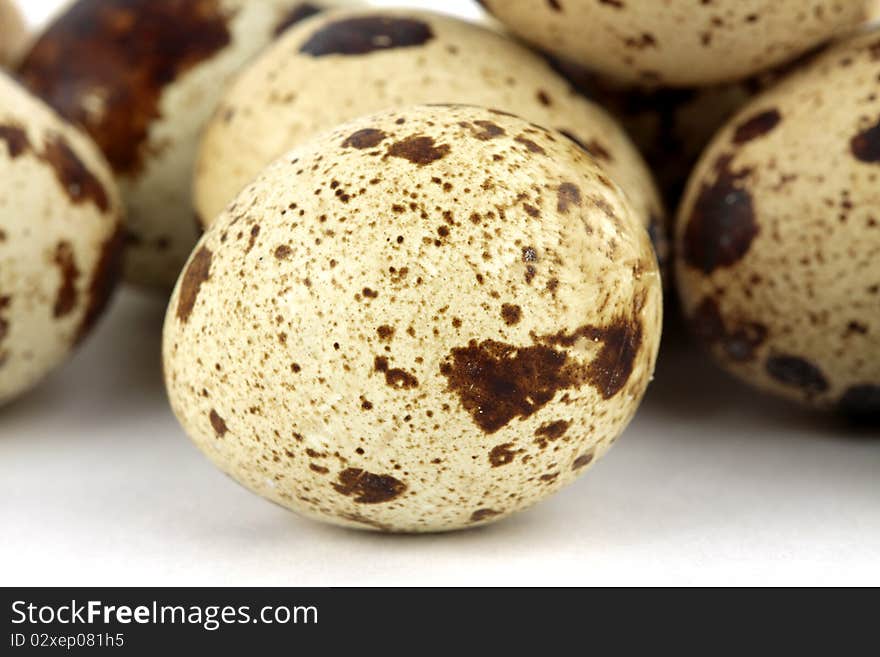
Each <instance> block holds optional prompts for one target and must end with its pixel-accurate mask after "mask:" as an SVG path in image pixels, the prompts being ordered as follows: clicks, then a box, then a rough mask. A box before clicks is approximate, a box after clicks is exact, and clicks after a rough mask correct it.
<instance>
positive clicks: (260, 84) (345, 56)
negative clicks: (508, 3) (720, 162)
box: [195, 9, 667, 261]
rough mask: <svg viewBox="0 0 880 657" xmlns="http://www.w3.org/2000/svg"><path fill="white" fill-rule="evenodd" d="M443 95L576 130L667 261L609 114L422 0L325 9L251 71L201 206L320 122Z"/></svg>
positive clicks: (649, 203) (234, 91)
mask: <svg viewBox="0 0 880 657" xmlns="http://www.w3.org/2000/svg"><path fill="white" fill-rule="evenodd" d="M436 102H444V103H445V102H454V103H463V104H469V105H479V106H484V107H497V108H500V109H504V110H507V111H510V112H512V113H514V114H517V115H520V116H523V117H525V118H527V119H529V120H531V121H534V122H536V123H538V124H540V125H545V126H549V127H551V128H555V129H558V130H560V131H562V132H563V133H565V134H566V135H567V136H569V137H570V138H571V139H572V140H574V141H576V142H577V143H578V144H580V145H581V146H582V147H583V148H584V149H586V150H587V151H588V152H590V153H591V154H592V155H594V156H595V157H596V159H597V160H599V161H600V162H601V164H602V165H603V166H605V167H606V169H607V171H608V173H609V174H610V175H611V177H612V178H613V179H614V180H615V181H617V182H618V183H619V184H620V185H621V187H623V189H624V190H625V191H626V193H627V194H628V195H629V197H630V200H631V201H632V203H633V205H634V207H635V210H636V212H637V214H638V215H639V216H640V217H641V219H642V221H643V222H644V224H645V225H646V226H649V227H650V229H651V232H652V236H653V238H654V242H655V244H656V246H657V251H658V255H659V257H660V259H661V261H664V260H665V258H666V253H667V244H666V235H665V229H664V221H663V216H664V212H663V208H662V204H661V202H660V199H659V196H658V194H657V191H656V189H655V186H654V183H653V180H652V178H651V174H650V172H649V171H648V169H647V167H646V166H645V164H644V162H643V160H642V159H641V157H640V156H639V154H638V151H637V150H636V149H635V148H634V146H633V145H632V143H631V142H630V141H629V139H628V137H627V136H626V134H625V133H624V131H623V130H622V129H621V128H620V126H619V125H618V124H617V123H616V122H615V121H614V120H613V119H612V118H611V117H610V116H609V115H608V114H606V113H605V112H604V111H603V110H602V109H601V108H600V107H599V106H598V105H596V104H594V103H591V102H589V101H587V100H585V99H583V98H581V97H579V96H578V94H576V93H575V92H574V91H573V90H572V89H571V87H570V86H569V85H568V84H567V83H566V82H565V81H564V80H563V79H562V78H561V77H560V76H558V75H556V74H555V73H554V72H553V71H552V70H551V68H550V67H549V66H548V64H547V63H546V62H545V61H543V59H542V58H541V57H539V56H538V55H535V54H533V53H531V52H529V51H528V50H526V49H524V48H523V47H521V46H519V45H518V44H516V43H515V42H513V41H511V40H510V39H507V38H505V37H503V36H501V35H499V34H497V33H495V32H492V31H490V30H488V29H485V28H482V27H478V26H475V25H471V24H468V23H466V22H463V21H460V20H457V19H455V18H450V17H443V16H439V15H436V14H431V13H427V12H420V11H413V10H395V11H390V10H377V9H364V10H349V11H346V12H343V13H328V14H325V15H323V16H320V17H317V18H315V19H313V20H310V21H309V22H307V23H302V24H300V25H298V26H296V27H295V28H293V29H292V30H290V31H289V32H288V33H287V34H286V35H285V36H284V37H283V38H282V39H280V40H279V41H278V42H276V43H275V44H274V45H273V46H272V47H271V48H270V49H269V50H267V51H266V52H265V53H264V54H263V55H262V56H261V57H260V58H259V59H258V60H257V61H256V62H255V63H254V65H253V66H251V67H249V68H248V69H247V70H246V71H245V72H243V73H242V75H241V76H239V78H238V79H237V80H236V81H235V82H234V83H233V85H232V86H231V87H230V89H229V91H228V93H227V94H226V95H225V97H224V99H223V101H222V102H221V104H220V106H219V108H218V111H217V113H216V115H215V116H214V118H213V119H212V121H211V122H210V123H209V125H208V127H207V128H206V131H205V136H204V139H203V142H202V145H201V149H200V155H199V164H198V169H197V172H196V186H195V198H196V206H197V208H198V210H199V215H200V217H201V218H202V219H203V220H204V221H205V222H206V225H210V223H211V221H212V220H213V218H214V217H216V216H217V215H218V214H219V213H220V212H221V211H222V210H223V209H224V208H225V207H226V205H227V204H228V203H229V202H230V201H231V200H232V199H233V198H234V197H235V195H236V194H237V193H238V192H239V191H240V190H241V189H242V188H243V187H244V186H245V185H246V184H247V183H249V182H250V181H251V180H252V179H253V177H254V176H256V175H257V173H259V172H260V171H261V170H262V169H263V168H264V167H265V166H266V165H268V164H269V163H270V162H271V161H272V160H273V159H274V158H276V157H278V156H279V155H281V154H282V153H284V152H285V151H286V150H287V149H289V148H292V147H294V146H296V145H298V144H299V143H301V142H303V141H304V140H306V139H308V138H309V137H311V136H313V135H315V134H316V133H318V132H321V131H323V130H327V129H330V128H332V127H334V126H335V125H338V124H339V123H342V122H344V121H348V120H351V119H354V118H356V117H358V116H363V115H366V114H371V113H374V112H379V111H382V110H385V109H389V108H391V107H395V106H404V105H410V104H418V103H436ZM475 130H477V131H478V133H479V134H481V135H483V136H484V137H485V138H489V137H491V134H489V133H487V132H486V131H480V129H479V128H478V127H477V128H475Z"/></svg>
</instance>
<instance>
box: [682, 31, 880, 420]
mask: <svg viewBox="0 0 880 657" xmlns="http://www.w3.org/2000/svg"><path fill="white" fill-rule="evenodd" d="M878 52H880V33H877V32H875V33H873V34H867V35H864V36H861V37H858V38H855V39H852V40H849V41H847V42H844V43H843V44H841V45H839V46H837V47H835V48H834V49H832V50H830V51H828V52H826V53H824V54H823V55H821V56H819V57H818V58H816V59H814V60H812V61H811V62H810V63H809V64H808V65H807V66H805V67H804V68H803V69H802V70H800V71H797V72H795V73H793V74H792V75H790V76H789V77H786V78H785V79H784V80H783V81H782V82H781V83H780V84H779V85H777V86H776V87H774V88H772V89H771V90H769V91H768V92H765V93H764V94H762V95H760V96H758V97H757V98H756V99H755V100H754V101H752V102H751V103H750V104H749V105H748V106H747V107H746V108H744V109H743V110H742V111H741V112H740V113H739V114H738V115H737V116H736V117H735V118H734V119H733V120H732V122H731V123H730V124H729V125H728V126H727V127H726V128H725V129H724V130H722V131H721V132H720V133H719V135H718V137H717V138H716V140H715V141H714V142H713V144H712V145H711V146H710V148H709V149H708V150H707V152H706V153H705V155H704V156H703V158H702V160H701V162H700V164H699V165H698V167H697V169H696V171H695V173H694V176H693V178H692V179H691V181H690V183H689V185H688V189H687V192H686V195H685V199H684V202H683V205H682V208H681V213H680V215H679V217H678V225H677V244H678V250H677V251H678V258H677V274H678V276H677V278H678V283H679V292H680V296H681V299H682V302H683V305H684V309H685V312H686V314H687V316H688V318H689V320H690V322H691V324H692V325H693V327H694V330H695V332H696V334H697V335H698V336H699V337H700V338H701V339H702V340H703V341H704V342H705V343H707V344H708V346H709V347H710V348H711V350H712V353H713V354H714V355H715V357H716V358H717V359H718V361H719V362H720V363H721V364H722V365H723V366H724V367H725V368H726V369H728V370H730V371H731V372H733V373H734V374H736V375H738V376H739V377H741V378H742V379H744V380H745V381H748V382H750V383H752V384H753V385H755V386H757V387H759V388H762V389H764V390H767V391H770V392H772V393H775V394H778V395H781V396H784V397H787V398H789V399H793V400H796V401H799V402H802V403H805V404H808V405H811V406H815V407H820V408H833V407H836V408H840V409H841V410H843V411H845V412H847V413H850V414H852V415H857V416H875V417H876V416H877V415H878V414H880V97H878V95H877V79H878V76H880V58H878V56H877V54H878Z"/></svg>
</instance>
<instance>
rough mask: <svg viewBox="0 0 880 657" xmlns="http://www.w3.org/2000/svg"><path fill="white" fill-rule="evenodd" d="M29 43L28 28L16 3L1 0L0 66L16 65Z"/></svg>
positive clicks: (9, 0)
mask: <svg viewBox="0 0 880 657" xmlns="http://www.w3.org/2000/svg"><path fill="white" fill-rule="evenodd" d="M27 41H28V30H27V26H26V25H25V23H24V18H23V17H22V15H21V12H20V11H19V10H18V7H17V6H16V5H15V2H13V1H12V0H0V66H12V65H14V64H15V63H16V61H17V60H18V58H19V56H20V55H21V53H22V50H24V48H25V47H26V46H27Z"/></svg>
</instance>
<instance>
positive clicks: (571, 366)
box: [440, 317, 643, 434]
mask: <svg viewBox="0 0 880 657" xmlns="http://www.w3.org/2000/svg"><path fill="white" fill-rule="evenodd" d="M642 337H643V336H642V323H641V322H640V321H639V320H638V319H630V318H628V317H620V318H618V319H617V320H615V321H614V322H613V323H612V324H610V325H608V326H604V327H595V326H582V327H581V328H579V329H577V330H576V331H574V332H573V333H566V332H564V331H560V332H559V333H556V334H553V335H548V336H541V337H535V336H533V339H534V341H535V344H533V345H531V346H514V345H510V344H505V343H503V342H499V341H497V340H483V341H482V342H478V341H477V340H471V341H470V342H469V343H468V345H467V346H466V347H457V348H454V349H453V350H452V351H451V353H450V354H449V356H448V357H447V358H446V360H445V361H444V362H443V363H442V364H441V366H440V373H441V374H442V375H443V376H444V377H446V380H447V384H448V390H449V391H451V392H454V393H456V394H457V396H458V398H459V401H460V403H461V405H462V407H463V408H464V410H465V411H467V412H468V413H469V414H470V415H471V418H472V419H473V421H474V423H475V424H476V425H477V426H479V427H480V428H481V429H482V430H483V431H484V432H485V433H487V434H492V433H495V432H497V431H499V430H500V429H501V428H502V427H504V426H506V425H507V424H508V423H509V422H510V421H511V420H513V419H514V418H517V417H518V418H520V419H526V418H528V417H530V416H532V415H533V414H534V413H536V412H537V411H539V410H541V409H542V408H543V407H544V406H546V405H547V404H548V403H549V402H550V401H551V400H552V399H553V397H554V396H555V395H556V393H557V392H559V391H562V390H566V389H570V388H579V387H580V386H582V385H584V384H588V385H591V386H593V387H594V388H595V389H596V390H597V391H598V392H599V393H600V394H601V396H602V397H603V398H604V399H611V398H612V397H614V396H615V395H616V394H617V393H619V392H620V391H621V390H622V389H623V387H624V386H625V385H626V383H627V382H628V381H629V379H630V376H631V375H632V372H633V369H634V367H635V361H636V358H637V357H638V354H639V351H640V349H641V346H642ZM580 339H587V340H590V341H592V342H599V343H601V345H602V346H601V348H600V349H599V353H598V354H597V355H596V356H595V358H594V359H593V360H592V361H591V362H589V363H587V364H580V363H577V362H574V361H573V360H571V359H569V356H568V352H567V351H564V350H560V349H556V348H555V347H571V346H573V345H574V344H575V343H576V342H577V341H578V340H580Z"/></svg>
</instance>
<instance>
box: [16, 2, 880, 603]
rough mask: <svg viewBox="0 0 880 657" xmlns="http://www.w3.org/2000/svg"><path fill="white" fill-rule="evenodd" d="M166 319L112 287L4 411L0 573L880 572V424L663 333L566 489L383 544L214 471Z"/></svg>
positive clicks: (625, 576)
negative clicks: (711, 360)
mask: <svg viewBox="0 0 880 657" xmlns="http://www.w3.org/2000/svg"><path fill="white" fill-rule="evenodd" d="M55 4H57V3H55V2H37V1H34V0H31V1H29V2H27V3H25V5H26V9H27V10H28V13H29V14H30V15H31V16H32V17H34V18H36V17H40V16H43V15H45V14H46V13H47V11H48V10H49V9H51V5H55ZM383 4H399V3H383ZM410 4H419V3H410ZM428 4H434V5H435V6H437V5H441V6H444V7H445V8H450V7H452V6H453V4H454V3H452V2H446V3H442V2H441V3H438V2H435V3H428ZM461 6H462V7H464V8H466V9H468V10H471V9H472V7H471V5H470V3H467V2H465V3H462V5H461ZM163 312H164V304H163V302H162V301H161V300H158V299H155V298H148V297H143V296H139V295H138V294H136V293H133V292H125V293H124V294H123V295H122V296H121V297H120V298H119V300H118V302H117V303H116V305H115V307H114V310H113V312H112V313H111V315H110V316H109V317H108V318H107V320H106V321H104V322H103V323H102V325H101V326H100V329H99V331H98V332H97V334H96V335H94V336H93V337H92V339H91V340H90V341H89V342H88V344H87V345H86V346H85V348H84V349H83V350H82V351H81V352H80V353H79V354H78V355H77V356H76V358H75V359H74V360H73V361H72V362H71V363H70V364H69V365H68V366H67V367H65V368H64V369H63V370H61V371H60V372H58V373H57V374H56V375H55V376H54V377H52V378H51V379H50V380H49V381H48V382H47V383H46V384H45V385H44V386H42V387H41V388H40V389H39V390H37V391H35V392H34V393H33V394H31V395H29V396H27V397H26V398H25V399H23V400H21V401H20V402H18V403H16V404H14V405H12V406H11V407H8V408H4V409H2V410H0V527H2V538H0V584H3V585H62V584H67V585H77V584H92V585H138V584H140V585H166V584H167V585H197V584H205V585H223V584H230V585H314V586H330V585H346V584H347V585H359V584H376V585H393V584H397V585H408V584H440V585H454V584H461V585H469V584H470V585H482V584H498V585H539V584H545V585H553V584H559V585H575V584H586V585H598V584H633V585H644V584H874V585H877V584H880V556H878V555H880V485H878V484H880V440H877V435H876V434H877V431H876V429H875V430H873V431H870V432H869V431H867V430H864V431H861V432H854V431H851V430H845V429H843V428H841V427H839V426H837V425H835V424H834V423H833V422H832V421H831V420H829V419H828V418H825V417H822V416H815V415H812V414H806V413H803V412H801V411H799V410H798V409H795V408H792V407H789V406H787V405H784V404H781V403H776V402H773V401H769V400H764V399H762V398H760V397H758V396H757V395H754V394H753V393H751V392H750V391H748V390H745V389H744V388H742V387H740V386H739V385H737V384H734V383H733V382H731V381H729V380H727V379H726V378H724V377H723V376H722V375H721V374H719V373H718V372H717V371H716V370H715V369H714V368H712V367H711V366H710V365H708V364H706V363H705V362H703V359H702V358H701V357H699V356H698V355H697V354H695V353H693V350H692V349H691V348H690V347H688V346H687V345H686V343H683V342H682V341H681V340H680V339H677V338H676V336H675V334H672V335H670V336H668V338H669V339H667V341H666V344H665V346H664V356H663V359H662V363H661V369H660V372H659V374H658V378H657V381H656V382H655V383H654V384H653V385H652V387H651V390H650V392H649V395H648V398H647V400H646V402H645V404H644V406H643V408H642V410H641V411H640V413H639V415H638V417H637V418H636V421H635V422H634V424H633V426H632V427H631V428H630V430H629V431H628V432H627V434H626V435H625V436H624V437H623V438H622V439H621V440H620V442H619V443H618V444H617V446H616V447H615V448H614V449H613V450H612V451H611V453H610V454H609V455H608V456H607V457H606V458H605V459H604V460H602V461H601V462H599V463H598V464H597V465H596V466H595V467H594V468H593V469H592V470H590V472H588V473H587V475H586V476H584V477H583V478H581V479H580V480H579V481H578V482H577V483H576V484H574V485H573V486H571V487H569V488H568V489H566V490H565V491H563V492H562V493H561V494H560V495H558V496H556V497H555V498H553V499H551V500H549V501H548V502H545V503H544V504H542V505H540V506H538V507H536V508H534V509H533V510H531V511H528V512H526V513H523V514H521V515H519V516H517V517H514V518H513V519H511V520H508V521H505V522H502V523H499V524H496V525H493V526H491V527H488V528H486V529H482V530H475V531H469V532H463V533H458V534H449V535H439V536H424V537H399V536H398V537H395V536H382V535H374V534H366V533H359V532H353V531H345V530H339V529H334V528H331V527H325V526H322V525H320V524H316V523H312V522H309V521H306V520H303V519H300V518H298V517H297V516H295V515H293V514H291V513H288V512H286V511H284V510H283V509H280V508H278V507H275V506H273V505H271V504H269V503H268V502H264V501H263V500H261V499H260V498H258V497H256V496H254V495H252V494H251V493H249V492H247V491H246V490H244V489H242V488H240V487H239V486H237V485H236V484H235V483H233V482H232V481H231V480H229V479H228V478H226V477H225V476H223V475H222V474H221V473H220V472H219V471H217V470H215V469H214V468H213V467H212V466H211V465H210V464H209V463H208V462H207V461H206V460H205V459H204V458H203V457H202V456H201V455H200V454H199V453H198V452H197V451H196V449H195V448H194V447H192V445H191V444H190V443H189V441H188V440H187V439H186V437H185V436H184V435H183V432H182V431H181V430H180V429H179V427H178V426H177V424H176V422H175V420H174V418H173V416H172V415H171V413H170V411H169V409H168V406H167V402H166V400H165V396H164V390H163V386H162V380H161V371H160V364H159V334H160V328H161V321H162V314H163Z"/></svg>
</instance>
